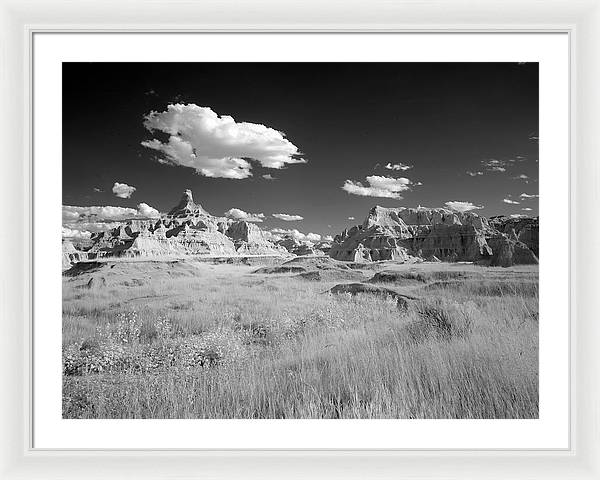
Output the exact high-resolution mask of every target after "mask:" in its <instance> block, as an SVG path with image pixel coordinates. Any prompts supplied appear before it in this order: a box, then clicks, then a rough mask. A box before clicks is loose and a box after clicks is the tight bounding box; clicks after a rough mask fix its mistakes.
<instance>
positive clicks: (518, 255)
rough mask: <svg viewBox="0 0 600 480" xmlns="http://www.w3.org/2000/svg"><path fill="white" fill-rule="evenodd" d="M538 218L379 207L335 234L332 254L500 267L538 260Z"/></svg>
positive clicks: (350, 258) (360, 258)
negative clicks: (490, 218) (514, 219)
mask: <svg viewBox="0 0 600 480" xmlns="http://www.w3.org/2000/svg"><path fill="white" fill-rule="evenodd" d="M510 220H512V219H510ZM532 220H535V222H529V223H526V222H523V223H522V224H519V226H515V227H511V225H512V222H509V221H508V220H504V221H502V220H500V219H498V220H496V221H495V223H490V222H488V220H487V219H486V218H485V217H481V216H479V215H477V214H475V213H470V212H465V213H460V212H454V211H451V210H447V209H444V208H424V207H419V208H404V207H401V208H384V207H379V206H376V207H373V208H372V209H371V210H370V211H369V214H368V215H367V217H366V218H365V221H364V222H363V223H362V225H357V226H355V227H352V228H351V229H349V230H344V231H343V232H342V233H341V234H340V235H337V236H336V237H335V239H334V243H333V244H332V246H331V249H330V250H329V255H330V256H331V257H333V258H335V259H337V260H344V261H352V262H361V261H363V262H364V261H378V260H398V261H402V262H410V261H422V260H433V261H435V260H438V259H439V260H442V261H475V262H488V263H489V264H490V265H499V266H510V265H513V264H530V263H538V258H537V251H538V249H537V248H538V247H537V239H538V236H537V232H538V230H537V225H538V224H537V219H532ZM513 231H514V233H513ZM517 232H519V233H517ZM525 240H526V241H528V242H529V243H528V244H527V243H524V242H525Z"/></svg>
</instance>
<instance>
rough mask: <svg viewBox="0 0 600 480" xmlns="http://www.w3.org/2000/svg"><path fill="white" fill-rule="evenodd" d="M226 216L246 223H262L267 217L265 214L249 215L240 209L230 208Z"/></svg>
mask: <svg viewBox="0 0 600 480" xmlns="http://www.w3.org/2000/svg"><path fill="white" fill-rule="evenodd" d="M225 216H226V217H229V218H233V219H234V220H244V221H246V222H255V223H260V222H262V221H263V220H264V218H265V215H264V214H263V213H248V212H244V211H243V210H240V209H239V208H230V209H229V210H227V211H226V212H225Z"/></svg>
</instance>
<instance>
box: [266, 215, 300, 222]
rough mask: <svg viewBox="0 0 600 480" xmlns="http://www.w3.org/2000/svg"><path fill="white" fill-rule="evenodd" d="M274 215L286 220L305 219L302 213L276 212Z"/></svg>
mask: <svg viewBox="0 0 600 480" xmlns="http://www.w3.org/2000/svg"><path fill="white" fill-rule="evenodd" d="M273 217H275V218H278V219H279V220H283V221H285V222H297V221H299V220H304V217H303V216H301V215H289V214H287V213H274V214H273Z"/></svg>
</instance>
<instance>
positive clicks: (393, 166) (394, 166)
mask: <svg viewBox="0 0 600 480" xmlns="http://www.w3.org/2000/svg"><path fill="white" fill-rule="evenodd" d="M384 168H387V169H388V170H396V171H398V170H401V171H403V172H404V171H406V170H410V169H411V168H413V165H406V164H404V163H394V164H392V163H388V164H387V165H386V166H385V167H384Z"/></svg>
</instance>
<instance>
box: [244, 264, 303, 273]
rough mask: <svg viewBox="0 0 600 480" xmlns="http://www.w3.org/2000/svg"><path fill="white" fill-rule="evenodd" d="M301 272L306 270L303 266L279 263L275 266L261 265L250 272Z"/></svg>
mask: <svg viewBox="0 0 600 480" xmlns="http://www.w3.org/2000/svg"><path fill="white" fill-rule="evenodd" d="M301 272H306V268H303V267H295V266H293V265H285V264H284V265H279V266H277V267H262V268H259V269H258V270H254V272H252V273H266V274H273V273H301Z"/></svg>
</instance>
